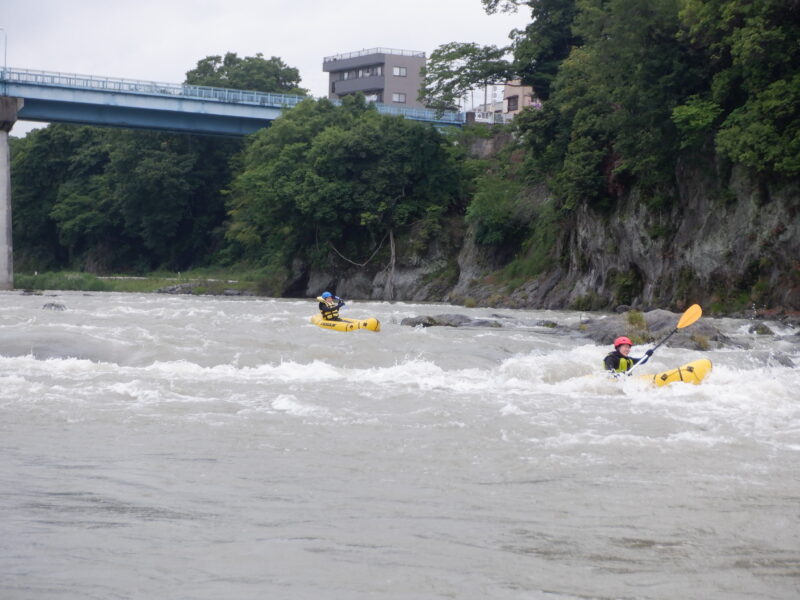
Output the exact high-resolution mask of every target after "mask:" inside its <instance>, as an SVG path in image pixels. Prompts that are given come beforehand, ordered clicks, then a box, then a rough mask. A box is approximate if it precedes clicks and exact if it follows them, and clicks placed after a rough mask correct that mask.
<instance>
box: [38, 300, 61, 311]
mask: <svg viewBox="0 0 800 600" xmlns="http://www.w3.org/2000/svg"><path fill="white" fill-rule="evenodd" d="M42 310H67V307H66V306H64V305H63V304H59V303H58V302H48V303H47V304H45V305H44V306H42Z"/></svg>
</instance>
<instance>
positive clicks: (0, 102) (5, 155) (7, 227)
mask: <svg viewBox="0 0 800 600" xmlns="http://www.w3.org/2000/svg"><path fill="white" fill-rule="evenodd" d="M22 103H23V100H22V98H10V97H8V96H0V290H10V289H13V288H14V247H13V245H12V243H11V151H10V149H9V145H8V132H9V131H11V128H12V127H13V126H14V123H16V121H17V111H19V109H20V108H22Z"/></svg>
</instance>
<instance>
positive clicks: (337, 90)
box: [332, 75, 386, 96]
mask: <svg viewBox="0 0 800 600" xmlns="http://www.w3.org/2000/svg"><path fill="white" fill-rule="evenodd" d="M385 86H386V79H385V78H384V77H383V76H382V75H373V76H371V77H361V78H356V79H342V80H340V81H334V82H333V90H332V91H333V93H334V94H336V95H337V96H343V95H345V94H352V93H354V92H365V91H367V90H382V89H384V87H385Z"/></svg>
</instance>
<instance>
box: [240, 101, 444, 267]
mask: <svg viewBox="0 0 800 600" xmlns="http://www.w3.org/2000/svg"><path fill="white" fill-rule="evenodd" d="M458 186H459V182H458V170H457V166H456V165H455V164H454V163H453V161H452V158H451V155H450V153H449V152H448V150H447V145H446V143H445V141H444V138H443V137H442V135H441V134H439V133H438V132H437V131H436V130H435V129H434V128H432V127H430V126H427V125H423V124H419V123H414V122H411V121H407V120H405V119H403V118H402V117H390V116H384V115H380V114H378V113H377V111H376V110H375V109H374V107H372V106H370V105H367V104H366V103H365V102H364V99H363V96H360V95H359V96H354V97H348V98H345V99H344V100H343V101H342V105H341V106H333V105H332V104H331V103H330V102H329V101H327V100H319V101H317V102H314V101H311V100H308V101H305V102H303V103H301V104H300V105H298V106H297V107H295V108H294V109H292V110H291V111H288V112H287V113H285V114H284V115H283V116H282V117H281V118H280V119H278V120H277V121H276V122H275V123H274V125H273V126H272V127H270V128H269V129H267V130H263V131H261V132H259V133H258V134H256V136H254V139H253V142H252V144H251V145H250V147H248V149H247V150H246V151H245V153H244V160H243V170H242V172H241V173H240V174H239V175H238V176H237V177H236V179H235V180H234V183H233V185H232V188H231V202H230V216H231V223H230V228H229V230H228V238H229V240H230V241H231V243H233V244H234V245H236V246H237V247H238V248H239V251H240V256H241V257H242V258H243V259H248V260H250V261H253V262H256V263H257V264H261V265H266V266H268V267H270V268H272V269H274V270H278V271H280V270H283V271H284V272H285V271H286V269H287V268H288V266H289V263H290V261H291V260H292V259H293V258H296V257H305V258H306V259H309V260H314V261H318V262H319V261H323V263H324V261H327V260H330V259H331V258H332V257H333V256H334V255H336V254H337V253H338V255H341V256H345V257H353V258H355V257H358V258H364V257H366V256H367V255H369V254H370V253H372V251H373V250H374V249H375V248H376V247H377V246H378V245H379V244H380V243H381V241H382V240H383V239H384V238H385V237H386V236H388V235H393V234H394V233H399V232H401V231H404V230H405V229H407V228H408V227H409V226H410V225H411V224H412V223H413V222H416V221H419V220H424V219H426V218H438V215H440V214H441V210H439V209H440V208H446V207H447V206H448V205H450V204H451V203H452V202H453V201H454V200H455V199H456V198H457V196H458ZM279 279H280V278H279Z"/></svg>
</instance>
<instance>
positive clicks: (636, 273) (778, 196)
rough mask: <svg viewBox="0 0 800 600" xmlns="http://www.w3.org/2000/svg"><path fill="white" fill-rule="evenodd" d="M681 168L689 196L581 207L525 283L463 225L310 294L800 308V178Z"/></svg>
mask: <svg viewBox="0 0 800 600" xmlns="http://www.w3.org/2000/svg"><path fill="white" fill-rule="evenodd" d="M504 141H505V140H504ZM484 145H486V144H484ZM496 145H497V144H494V145H492V144H488V145H487V148H488V149H489V150H491V148H493V147H494V146H496ZM487 151H488V150H487ZM676 176H677V181H678V186H679V196H680V197H679V199H678V200H677V201H675V202H674V204H673V205H672V206H653V205H652V201H651V200H649V199H646V198H643V197H642V196H641V195H640V193H639V192H638V191H637V190H633V191H631V192H630V193H629V194H628V195H626V196H625V197H623V198H622V199H621V200H620V201H619V202H618V203H617V206H616V207H615V209H614V210H613V211H611V212H606V213H602V214H601V213H598V212H596V211H594V210H592V209H591V208H589V207H586V206H583V207H581V208H579V209H577V210H576V211H575V213H574V214H573V215H572V216H571V218H570V220H569V222H568V223H566V224H565V225H563V226H562V229H561V230H560V232H559V234H558V235H557V237H556V243H555V245H554V247H553V250H552V253H551V254H552V262H551V266H550V267H549V268H548V269H546V270H545V272H543V273H541V274H539V275H538V276H537V277H536V278H535V279H531V280H530V281H527V282H525V283H523V284H522V285H521V286H519V287H518V288H516V289H515V290H508V289H507V288H506V287H505V286H501V285H499V284H496V283H493V278H492V277H490V276H491V275H492V273H493V272H495V271H497V270H498V269H499V268H501V267H502V266H503V257H501V256H500V255H497V254H495V253H493V252H492V251H491V249H488V248H486V247H480V246H478V245H476V243H475V237H474V232H472V231H470V230H469V229H468V228H466V227H464V226H463V224H460V225H459V224H451V226H450V227H449V228H448V231H447V233H446V235H444V236H442V237H441V238H440V239H437V240H434V241H433V242H432V243H430V244H429V245H428V251H427V253H426V254H425V255H424V256H419V255H418V254H414V253H413V252H409V251H408V250H407V249H404V248H403V243H402V241H401V242H399V243H398V252H397V262H396V265H395V268H394V276H393V277H391V281H390V273H391V271H390V269H389V268H387V266H386V258H385V256H384V258H383V259H381V260H382V261H383V262H382V263H380V262H379V261H376V262H378V264H376V265H371V266H370V265H368V266H367V267H365V268H361V269H358V268H354V267H348V268H343V269H342V270H341V271H340V272H336V273H331V272H329V271H325V272H322V271H320V272H314V271H312V272H311V273H310V276H309V277H308V283H307V286H306V288H307V289H306V294H307V295H316V293H318V292H319V290H320V289H321V288H322V287H333V288H335V289H336V290H337V293H338V294H339V295H342V296H346V297H351V298H370V299H394V300H412V301H419V300H432V301H450V302H456V303H458V302H465V301H466V302H472V301H474V302H475V303H476V304H479V305H499V306H509V307H531V308H540V307H541V308H570V307H579V308H582V309H604V308H612V307H614V306H616V305H619V304H626V305H630V306H633V307H635V308H648V307H675V308H682V307H685V306H688V305H689V304H691V303H694V302H698V303H701V304H703V305H704V306H714V305H715V304H716V305H717V306H718V309H719V311H721V312H726V311H728V312H729V311H730V310H733V309H737V308H738V309H739V310H741V309H743V308H751V307H753V305H755V308H781V309H784V310H788V311H798V310H800V185H798V182H797V181H792V182H783V183H781V184H776V183H765V182H762V181H758V180H757V179H755V178H754V177H753V176H752V175H750V174H748V173H747V172H746V171H745V170H743V169H740V168H738V167H734V168H732V169H728V170H727V171H726V170H725V169H723V167H721V166H720V165H719V164H717V163H716V162H714V161H713V160H710V161H709V162H708V163H706V164H701V163H692V164H687V163H682V164H680V165H679V166H678V170H677V173H676ZM547 194H548V192H547V190H546V189H545V188H543V187H542V188H537V189H535V190H529V196H530V198H531V201H532V202H546V201H547V200H548V198H547Z"/></svg>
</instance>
